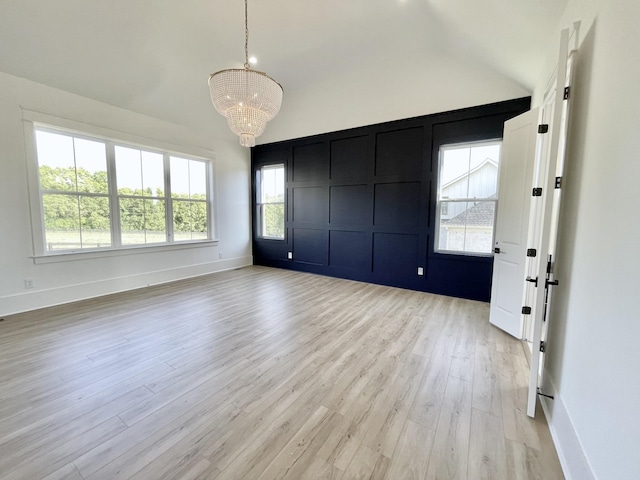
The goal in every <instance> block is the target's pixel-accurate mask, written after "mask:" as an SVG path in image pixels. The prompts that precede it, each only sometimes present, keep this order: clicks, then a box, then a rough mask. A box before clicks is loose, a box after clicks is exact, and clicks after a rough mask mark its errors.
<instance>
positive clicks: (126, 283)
mask: <svg viewBox="0 0 640 480" xmlns="http://www.w3.org/2000/svg"><path fill="white" fill-rule="evenodd" d="M252 264H253V257H251V256H247V257H238V258H229V259H224V260H219V261H217V262H208V263H200V264H197V265H189V266H186V267H179V268H171V269H164V270H156V271H152V272H145V273H140V274H136V275H127V276H123V277H115V278H107V279H104V280H98V281H95V282H86V283H81V284H75V285H65V286H62V287H56V288H49V289H45V290H35V291H33V292H28V293H20V294H17V295H8V296H5V297H0V305H1V307H0V316H7V315H13V314H16V313H21V312H27V311H29V310H37V309H39V308H45V307H53V306H55V305H62V304H64V303H70V302H77V301H79V300H87V299H89V298H94V297H101V296H103V295H110V294H112V293H118V292H124V291H127V290H134V289H136V288H142V287H148V286H151V285H158V284H161V283H168V282H174V281H176V280H183V279H185V278H192V277H198V276H200V275H208V274H210V273H215V272H221V271H224V270H232V269H234V268H240V267H246V266H248V265H252Z"/></svg>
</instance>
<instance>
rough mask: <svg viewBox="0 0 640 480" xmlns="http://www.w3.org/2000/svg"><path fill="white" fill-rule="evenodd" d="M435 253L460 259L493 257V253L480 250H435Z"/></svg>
mask: <svg viewBox="0 0 640 480" xmlns="http://www.w3.org/2000/svg"><path fill="white" fill-rule="evenodd" d="M433 254H434V255H436V256H437V255H441V256H443V257H449V258H459V259H466V258H468V259H477V258H488V259H492V258H493V253H478V252H457V251H454V250H435V251H434V252H433Z"/></svg>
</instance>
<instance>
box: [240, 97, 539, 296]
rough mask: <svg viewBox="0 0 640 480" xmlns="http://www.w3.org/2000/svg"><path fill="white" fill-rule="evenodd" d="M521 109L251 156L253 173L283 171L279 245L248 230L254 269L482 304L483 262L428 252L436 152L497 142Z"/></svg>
mask: <svg viewBox="0 0 640 480" xmlns="http://www.w3.org/2000/svg"><path fill="white" fill-rule="evenodd" d="M529 105H530V98H528V97H527V98H521V99H516V100H510V101H506V102H500V103H495V104H490V105H483V106H479V107H471V108H467V109H463V110H456V111H452V112H444V113H439V114H434V115H427V116H423V117H416V118H410V119H405V120H398V121H394V122H388V123H383V124H378V125H371V126H366V127H360V128H356V129H350V130H345V131H340V132H333V133H327V134H322V135H316V136H313V137H306V138H300V139H295V140H287V141H283V142H278V143H273V144H266V145H259V146H257V147H255V148H253V149H252V155H251V157H252V165H253V170H254V172H255V171H256V170H257V169H259V168H260V167H261V166H263V165H269V164H275V163H282V164H284V165H285V168H286V215H285V238H284V240H273V239H264V238H260V237H259V235H257V233H256V232H258V229H257V228H255V225H254V234H253V255H254V263H255V264H257V265H265V266H271V267H279V268H285V269H291V270H298V271H305V272H312V273H318V274H323V275H329V276H334V277H340V278H347V279H353V280H360V281H366V282H372V283H378V284H383V285H391V286H397V287H402V288H409V289H413V290H419V291H426V292H432V293H439V294H445V295H451V296H456V297H461V298H469V299H474V300H482V301H488V300H489V296H490V292H491V270H492V258H491V256H463V255H451V254H441V253H436V252H434V233H435V208H436V195H437V192H436V189H437V175H438V152H439V149H440V146H441V145H447V144H454V143H462V142H473V141H481V140H490V139H499V138H502V129H503V124H504V122H505V121H506V120H508V119H509V118H512V117H514V116H516V115H519V114H520V113H522V112H524V111H526V110H528V109H529ZM255 178H256V175H255V174H254V175H253V179H254V185H253V192H254V212H255V192H256V185H255ZM254 218H255V215H254ZM254 221H255V220H254ZM289 253H290V254H291V258H288V254H289ZM419 268H421V269H422V272H423V275H419V273H418V269H419Z"/></svg>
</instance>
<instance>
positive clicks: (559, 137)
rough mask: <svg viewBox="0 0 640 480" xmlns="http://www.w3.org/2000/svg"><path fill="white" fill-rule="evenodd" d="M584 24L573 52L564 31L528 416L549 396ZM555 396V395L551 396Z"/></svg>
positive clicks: (546, 180) (545, 192)
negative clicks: (547, 370)
mask: <svg viewBox="0 0 640 480" xmlns="http://www.w3.org/2000/svg"><path fill="white" fill-rule="evenodd" d="M579 26H580V23H579V22H577V23H575V24H574V28H573V39H574V42H575V47H576V48H575V49H574V50H573V51H572V52H571V54H569V40H570V38H569V37H570V35H569V30H568V29H567V30H563V31H562V34H561V38H560V53H559V59H558V69H557V78H556V82H555V84H556V91H555V104H554V108H553V119H552V122H553V123H552V129H551V139H550V142H551V144H550V150H551V151H550V155H549V162H548V166H547V168H546V172H545V176H544V177H543V178H542V179H541V180H543V181H542V182H541V183H540V188H541V191H542V195H541V197H540V201H542V204H541V211H542V214H541V218H542V224H541V230H540V236H539V244H538V247H537V249H538V254H539V261H538V263H537V271H536V272H535V275H536V277H535V279H536V285H537V288H536V290H537V292H536V295H535V297H534V298H535V300H534V302H533V305H532V307H531V314H532V318H533V343H532V351H531V365H530V367H531V371H530V374H529V394H528V402H527V415H529V416H530V417H533V416H535V410H536V399H537V396H538V395H539V394H540V395H544V396H548V395H546V394H545V393H544V392H543V391H541V390H540V385H541V382H542V373H543V366H544V351H545V346H546V341H547V329H548V313H549V306H550V303H551V297H552V293H553V292H552V289H553V286H554V285H558V280H557V279H556V278H555V272H554V264H555V255H556V240H557V235H558V221H559V213H560V200H561V193H562V177H563V172H564V162H565V151H566V144H567V129H568V124H569V106H570V97H571V87H572V83H573V81H572V79H573V77H572V72H573V68H572V66H573V59H574V56H575V52H576V49H577V45H578V31H579ZM551 398H553V397H551Z"/></svg>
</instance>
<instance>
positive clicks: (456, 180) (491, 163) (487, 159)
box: [441, 157, 498, 190]
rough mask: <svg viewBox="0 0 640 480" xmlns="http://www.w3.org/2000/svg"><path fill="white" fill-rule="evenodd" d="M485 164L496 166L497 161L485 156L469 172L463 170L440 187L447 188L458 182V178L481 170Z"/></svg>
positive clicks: (461, 178)
mask: <svg viewBox="0 0 640 480" xmlns="http://www.w3.org/2000/svg"><path fill="white" fill-rule="evenodd" d="M487 164H489V165H492V166H494V167H496V168H498V162H496V161H495V160H494V159H492V158H489V157H487V158H485V159H484V161H483V162H482V163H480V164H479V165H478V166H477V167H475V168H472V169H471V170H470V171H469V172H465V173H463V174H462V175H460V176H458V177H456V178H454V179H453V180H451V181H449V182H447V183H445V184H444V185H442V187H441V189H442V190H444V189H446V188H449V187H450V186H451V185H454V184H456V183H458V182H459V181H460V180H463V179H465V178H467V177H470V176H472V175H473V174H474V173H476V172H477V171H479V170H482V168H483V167H484V166H485V165H487Z"/></svg>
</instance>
